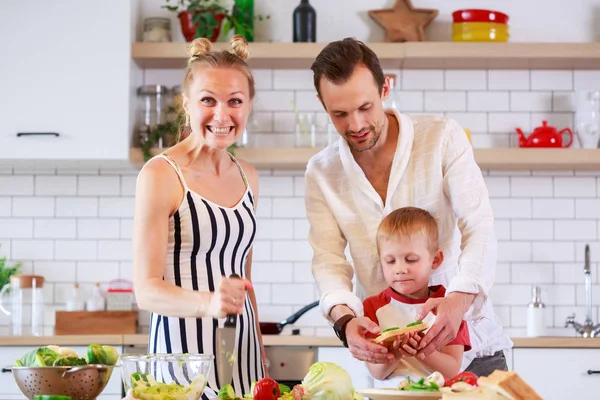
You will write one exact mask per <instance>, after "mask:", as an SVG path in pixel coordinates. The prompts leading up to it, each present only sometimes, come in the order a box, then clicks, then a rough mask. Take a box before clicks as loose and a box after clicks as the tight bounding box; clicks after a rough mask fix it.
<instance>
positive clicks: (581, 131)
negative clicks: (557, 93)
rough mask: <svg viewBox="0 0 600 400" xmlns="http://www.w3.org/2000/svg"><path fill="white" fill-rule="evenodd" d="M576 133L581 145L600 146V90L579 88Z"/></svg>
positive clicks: (576, 99) (576, 98)
mask: <svg viewBox="0 0 600 400" xmlns="http://www.w3.org/2000/svg"><path fill="white" fill-rule="evenodd" d="M575 134H576V135H577V138H578V139H579V142H580V144H581V147H583V148H585V149H596V148H598V146H600V90H594V89H584V90H578V91H577V92H576V95H575Z"/></svg>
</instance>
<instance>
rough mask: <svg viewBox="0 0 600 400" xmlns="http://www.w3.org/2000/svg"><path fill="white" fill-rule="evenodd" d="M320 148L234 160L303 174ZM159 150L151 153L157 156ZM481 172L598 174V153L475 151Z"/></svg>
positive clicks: (256, 151)
mask: <svg viewBox="0 0 600 400" xmlns="http://www.w3.org/2000/svg"><path fill="white" fill-rule="evenodd" d="M320 150H321V149H320V148H238V149H236V150H235V156H236V157H237V158H240V159H243V160H246V161H247V162H249V163H250V164H252V165H254V167H255V168H257V169H282V170H304V169H305V168H306V163H307V162H308V159H309V158H310V157H312V156H313V155H315V154H316V153H317V152H319V151H320ZM158 151H159V150H153V154H157V153H158ZM129 155H130V161H131V162H132V163H133V164H136V165H141V164H143V162H144V158H143V155H142V151H141V150H140V149H136V148H134V149H131V150H130V154H129ZM475 159H476V161H477V163H478V165H479V167H480V168H481V169H492V170H550V171H559V170H578V171H600V149H519V148H495V149H475Z"/></svg>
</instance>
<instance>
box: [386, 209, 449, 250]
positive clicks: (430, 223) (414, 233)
mask: <svg viewBox="0 0 600 400" xmlns="http://www.w3.org/2000/svg"><path fill="white" fill-rule="evenodd" d="M401 237H405V238H409V239H413V238H417V237H421V238H424V239H427V241H428V247H429V251H431V252H432V253H434V252H436V251H438V250H439V248H440V243H439V236H438V225H437V221H436V220H435V218H434V217H433V215H431V214H430V213H429V212H428V211H427V210H424V209H422V208H418V207H402V208H398V209H396V210H394V211H392V212H391V213H389V214H388V215H386V216H385V218H383V220H382V221H381V223H380V224H379V228H378V229H377V251H379V243H380V242H381V240H382V239H389V238H401Z"/></svg>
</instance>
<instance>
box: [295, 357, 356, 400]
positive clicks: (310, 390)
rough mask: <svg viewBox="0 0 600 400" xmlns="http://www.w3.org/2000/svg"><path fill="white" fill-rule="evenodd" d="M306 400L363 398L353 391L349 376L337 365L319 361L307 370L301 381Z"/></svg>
mask: <svg viewBox="0 0 600 400" xmlns="http://www.w3.org/2000/svg"><path fill="white" fill-rule="evenodd" d="M302 387H303V388H304V394H305V397H304V398H306V399H309V400H349V399H354V400H360V399H363V396H362V395H361V394H359V393H357V392H355V391H354V387H353V386H352V379H351V378H350V374H348V372H346V370H345V369H343V368H342V367H340V366H339V365H337V364H335V363H332V362H327V361H319V362H316V363H314V364H313V365H312V366H311V367H310V369H309V370H308V374H306V376H305V377H304V379H303V380H302Z"/></svg>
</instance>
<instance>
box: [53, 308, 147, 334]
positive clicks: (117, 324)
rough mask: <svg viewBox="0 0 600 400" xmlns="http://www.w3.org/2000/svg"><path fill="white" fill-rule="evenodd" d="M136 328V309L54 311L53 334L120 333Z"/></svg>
mask: <svg viewBox="0 0 600 400" xmlns="http://www.w3.org/2000/svg"><path fill="white" fill-rule="evenodd" d="M137 330H138V312H137V311H56V323H55V325H54V334H55V335H92V334H93V335H122V334H135V333H138V332H137Z"/></svg>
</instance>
